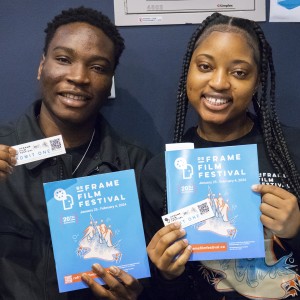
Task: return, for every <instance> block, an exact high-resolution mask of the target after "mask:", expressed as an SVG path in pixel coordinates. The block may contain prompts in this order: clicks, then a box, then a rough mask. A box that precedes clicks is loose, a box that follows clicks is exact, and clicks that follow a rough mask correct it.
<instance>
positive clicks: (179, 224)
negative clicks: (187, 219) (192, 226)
mask: <svg viewBox="0 0 300 300" xmlns="http://www.w3.org/2000/svg"><path fill="white" fill-rule="evenodd" d="M173 224H174V226H175V227H176V228H179V227H181V223H180V222H174V223H173Z"/></svg>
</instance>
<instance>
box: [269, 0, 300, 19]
mask: <svg viewBox="0 0 300 300" xmlns="http://www.w3.org/2000/svg"><path fill="white" fill-rule="evenodd" d="M270 22H300V0H270Z"/></svg>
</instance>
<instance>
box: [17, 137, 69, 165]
mask: <svg viewBox="0 0 300 300" xmlns="http://www.w3.org/2000/svg"><path fill="white" fill-rule="evenodd" d="M12 148H14V149H16V150H17V155H16V159H17V163H16V166H19V165H23V164H27V163H30V162H33V161H37V160H41V159H45V158H48V157H53V156H57V155H61V154H64V153H66V149H65V146H64V142H63V139H62V136H61V135H56V136H52V137H49V138H45V139H41V140H36V141H33V142H29V143H25V144H20V145H16V146H12Z"/></svg>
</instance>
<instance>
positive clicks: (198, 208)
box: [162, 199, 215, 228]
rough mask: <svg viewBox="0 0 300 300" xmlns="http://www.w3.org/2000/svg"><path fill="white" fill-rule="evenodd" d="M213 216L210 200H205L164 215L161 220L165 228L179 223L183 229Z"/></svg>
mask: <svg viewBox="0 0 300 300" xmlns="http://www.w3.org/2000/svg"><path fill="white" fill-rule="evenodd" d="M214 215H215V214H214V212H213V209H212V207H211V204H210V200H209V199H205V200H202V201H199V202H197V203H194V204H192V205H189V206H186V207H183V208H181V209H179V210H176V211H173V212H171V213H169V214H166V215H164V216H162V220H163V223H164V225H165V226H166V225H169V224H171V223H174V222H179V223H181V227H182V228H185V227H187V226H190V225H193V224H196V223H198V222H201V221H204V220H206V219H209V218H212V217H214Z"/></svg>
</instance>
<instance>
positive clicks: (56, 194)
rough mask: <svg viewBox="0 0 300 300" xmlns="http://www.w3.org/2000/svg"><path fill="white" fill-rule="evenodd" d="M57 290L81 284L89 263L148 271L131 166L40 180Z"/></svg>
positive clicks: (140, 272) (135, 273)
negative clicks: (73, 176)
mask: <svg viewBox="0 0 300 300" xmlns="http://www.w3.org/2000/svg"><path fill="white" fill-rule="evenodd" d="M44 192H45V197H46V202H47V209H48V217H49V223H50V231H51V238H52V244H53V250H54V258H55V264H56V273H57V279H58V285H59V291H60V292H66V291H71V290H77V289H82V288H86V287H87V286H86V285H85V284H84V282H82V281H81V275H82V273H87V274H89V275H90V276H92V277H93V278H95V280H96V281H98V282H99V283H100V284H104V282H103V281H102V280H101V279H99V278H96V275H95V274H94V273H93V272H92V271H91V267H92V264H94V263H99V264H100V265H102V266H103V267H104V268H108V267H110V266H117V267H119V268H120V269H123V270H124V271H126V272H128V273H129V274H130V275H132V276H133V277H135V278H137V279H138V278H145V277H149V276H150V271H149V263H148V257H147V252H146V244H145V238H144V231H143V224H142V219H141V213H140V206H139V199H138V194H137V188H136V181H135V175H134V170H126V171H119V172H113V173H106V174H99V175H94V176H87V177H80V178H73V179H68V180H62V181H55V182H49V183H44Z"/></svg>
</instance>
